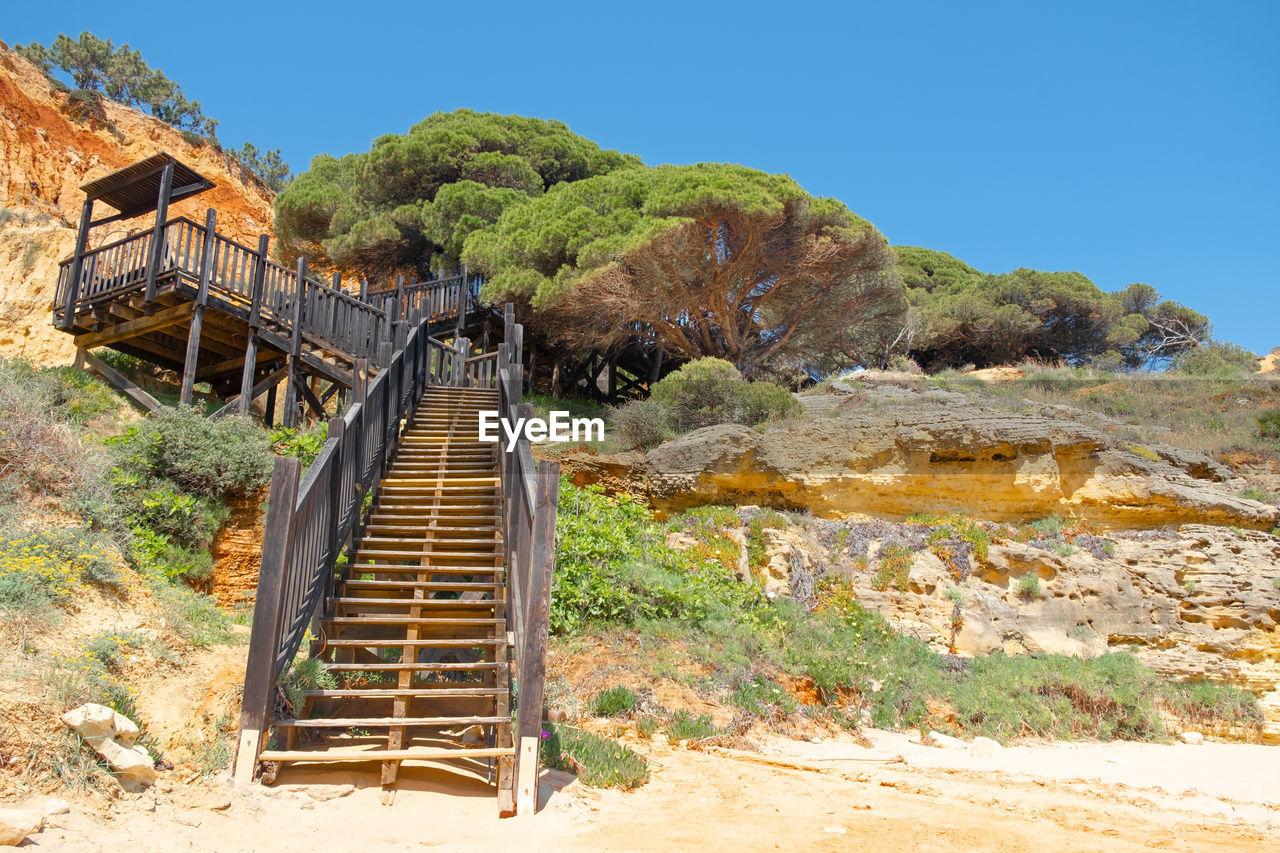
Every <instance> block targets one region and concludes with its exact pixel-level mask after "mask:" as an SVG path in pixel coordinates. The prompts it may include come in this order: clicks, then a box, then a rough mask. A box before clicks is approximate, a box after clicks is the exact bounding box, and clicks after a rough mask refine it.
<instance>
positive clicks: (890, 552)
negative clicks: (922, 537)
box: [872, 542, 915, 591]
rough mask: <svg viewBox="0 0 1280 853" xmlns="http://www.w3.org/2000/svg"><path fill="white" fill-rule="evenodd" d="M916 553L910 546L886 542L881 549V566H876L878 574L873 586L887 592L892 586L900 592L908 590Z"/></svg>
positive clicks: (873, 580)
mask: <svg viewBox="0 0 1280 853" xmlns="http://www.w3.org/2000/svg"><path fill="white" fill-rule="evenodd" d="M914 559H915V553H914V552H913V551H912V550H911V546H910V545H906V544H904V543H902V542H886V543H885V545H884V546H883V547H882V548H881V549H880V564H879V565H878V566H876V574H875V577H874V578H873V579H872V586H873V587H875V588H876V589H878V590H882V591H883V590H886V589H888V588H889V586H890V585H892V586H895V587H897V588H898V589H899V590H906V588H907V580H908V578H909V577H910V574H911V563H912V561H913V560H914Z"/></svg>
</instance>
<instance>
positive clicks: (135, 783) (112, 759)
mask: <svg viewBox="0 0 1280 853" xmlns="http://www.w3.org/2000/svg"><path fill="white" fill-rule="evenodd" d="M93 748H94V749H96V750H97V751H98V754H99V755H101V756H102V757H103V759H104V760H105V761H106V762H107V764H109V765H110V766H111V769H112V770H114V771H116V778H117V779H118V780H119V781H120V784H121V785H122V786H123V787H124V788H125V790H129V791H136V790H139V789H140V788H145V787H146V786H148V785H150V784H152V783H153V782H155V781H156V768H155V763H154V762H153V761H152V760H151V756H150V755H148V754H147V751H146V750H145V749H144V748H143V747H141V746H139V747H135V748H134V749H125V748H124V747H123V746H121V745H120V744H118V743H116V742H115V741H113V740H110V739H106V738H104V739H102V740H101V741H99V742H98V743H95V744H94V746H93Z"/></svg>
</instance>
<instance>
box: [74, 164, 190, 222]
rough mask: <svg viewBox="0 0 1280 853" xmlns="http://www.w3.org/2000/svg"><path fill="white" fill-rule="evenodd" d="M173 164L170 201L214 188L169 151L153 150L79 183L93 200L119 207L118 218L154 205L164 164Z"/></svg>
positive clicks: (143, 211)
mask: <svg viewBox="0 0 1280 853" xmlns="http://www.w3.org/2000/svg"><path fill="white" fill-rule="evenodd" d="M169 163H172V164H173V191H172V193H170V195H169V201H171V202H174V201H178V200H179V199H184V198H187V197H188V196H193V195H196V194H197V193H202V192H204V191H205V190H208V189H213V187H214V183H213V181H211V180H209V179H208V178H206V177H204V176H202V175H200V174H199V173H198V172H196V170H195V169H192V168H191V167H190V166H188V165H187V164H185V163H182V162H180V161H179V160H177V159H175V158H174V157H171V156H169V155H168V154H163V153H161V154H155V155H153V156H151V157H148V158H147V159H145V160H142V161H139V162H137V163H134V164H133V165H132V166H126V167H125V168H123V169H121V170H119V171H117V172H112V173H111V174H110V175H106V176H104V177H101V178H98V179H97V180H94V181H89V183H87V184H82V185H81V186H80V189H82V190H84V192H85V195H87V196H88V197H89V199H90V200H92V201H104V202H106V203H107V204H109V205H111V206H112V207H114V208H115V209H116V210H118V211H120V218H122V219H128V218H131V217H134V216H141V215H142V214H144V213H150V212H151V211H153V210H155V209H156V202H157V201H158V199H159V197H160V181H161V177H162V175H163V174H164V167H165V166H166V165H168V164H169Z"/></svg>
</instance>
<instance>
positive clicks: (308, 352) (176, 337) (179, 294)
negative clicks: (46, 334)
mask: <svg viewBox="0 0 1280 853" xmlns="http://www.w3.org/2000/svg"><path fill="white" fill-rule="evenodd" d="M215 224H216V214H215V213H214V212H213V211H209V214H208V216H207V217H206V221H205V223H204V225H199V224H197V223H195V222H192V221H191V220H189V219H185V218H181V217H179V218H175V219H171V220H169V221H167V222H166V223H164V225H163V228H161V229H159V232H158V233H159V234H160V240H161V246H160V250H159V251H158V252H157V251H155V249H154V238H155V232H145V233H142V234H136V235H133V236H131V237H127V238H125V239H123V240H118V241H116V242H113V243H109V244H107V245H105V246H102V247H100V248H98V249H94V250H92V251H87V252H84V253H83V254H82V255H81V256H80V257H79V259H78V260H79V262H78V263H77V262H76V259H74V258H73V259H68V260H67V261H64V262H63V264H62V268H61V271H60V274H59V278H58V286H57V292H56V296H55V300H54V306H55V307H54V315H53V322H54V325H55V326H57V327H58V328H60V329H62V330H63V331H66V332H67V333H69V334H71V335H73V336H74V337H75V343H76V347H77V349H82V350H86V351H87V350H89V349H92V348H95V347H110V348H111V349H115V350H118V351H120V352H123V353H127V354H129V355H133V356H136V357H138V358H141V359H143V360H145V361H148V362H151V363H153V364H156V365H159V366H161V367H163V368H166V369H169V370H173V371H175V372H177V373H179V374H181V375H182V377H183V386H182V398H183V400H184V401H186V402H190V399H191V396H192V389H193V388H194V385H195V383H197V382H204V383H208V384H209V386H210V388H211V390H212V391H213V393H214V394H216V395H217V396H218V397H220V398H222V399H223V400H226V401H228V404H229V406H228V408H227V411H240V412H247V411H248V409H249V404H250V403H251V401H252V400H253V399H255V398H257V397H258V396H259V395H261V394H263V393H269V394H270V393H271V392H274V390H275V388H276V386H277V385H278V384H280V383H281V382H285V383H287V384H286V386H285V414H284V420H285V424H286V425H287V426H292V425H293V424H294V422H295V421H296V419H297V418H298V417H299V416H300V414H301V408H302V407H303V406H305V407H307V408H309V409H310V410H311V411H312V412H313V413H314V414H315V415H317V416H323V403H324V402H325V401H327V399H328V398H329V397H330V396H332V395H333V394H335V393H344V394H345V393H346V392H348V391H350V390H351V389H352V388H353V387H354V385H355V383H356V381H357V378H356V372H357V370H358V369H359V368H360V366H361V365H362V364H364V365H365V369H366V370H371V371H376V370H377V369H378V368H379V367H380V366H385V364H386V363H387V361H388V360H389V359H390V354H391V352H393V351H394V350H395V349H397V348H399V347H402V346H403V344H404V338H405V335H406V333H407V330H408V329H409V328H411V327H416V326H417V325H418V324H419V323H421V322H422V321H424V320H425V321H426V322H427V323H428V328H429V329H430V331H431V333H432V334H437V335H443V336H448V337H453V338H455V339H456V338H461V337H463V336H466V335H468V334H470V335H472V336H474V337H483V336H484V334H485V332H486V331H487V322H488V312H486V310H485V309H484V308H483V307H482V306H481V305H480V303H479V299H478V296H479V280H478V279H477V278H473V277H468V276H467V274H466V272H465V270H464V271H462V272H460V273H459V274H458V275H455V276H452V277H449V278H444V279H440V280H435V281H428V282H412V283H409V284H405V283H404V282H403V281H397V282H396V283H395V285H394V286H392V287H388V288H385V289H383V290H380V291H374V292H369V290H368V286H367V283H362V284H361V288H360V291H359V292H358V293H355V294H352V293H347V292H345V291H344V290H343V289H342V286H341V281H340V279H339V278H338V277H337V276H335V277H334V278H333V279H332V280H331V281H330V282H329V283H327V284H326V283H324V282H321V281H318V280H316V279H315V278H312V277H309V276H308V274H307V267H306V262H305V261H303V260H301V259H300V260H299V261H298V264H297V266H296V267H295V268H293V269H290V268H288V267H285V266H282V265H281V264H278V263H276V262H275V261H273V260H271V259H270V258H269V257H268V241H267V238H266V237H265V236H264V237H263V238H262V239H261V240H260V241H259V244H258V246H257V247H256V248H251V247H249V246H245V245H243V244H241V243H237V242H235V241H234V240H230V239H228V238H226V237H224V236H222V235H220V234H218V233H217V231H216V227H215ZM73 275H74V282H73ZM73 284H74V288H73V287H72V285H73ZM149 295H150V299H148V296H149ZM477 342H479V341H477ZM273 398H274V395H273V394H272V399H273ZM268 408H269V409H271V408H274V406H268Z"/></svg>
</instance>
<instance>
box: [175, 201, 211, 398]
mask: <svg viewBox="0 0 1280 853" xmlns="http://www.w3.org/2000/svg"><path fill="white" fill-rule="evenodd" d="M217 224H218V214H217V212H216V211H215V210H214V209H213V208H212V207H211V208H209V210H208V211H207V212H206V213H205V215H204V251H203V252H202V253H201V256H200V286H199V288H198V289H197V290H196V307H195V309H194V310H193V311H192V312H191V326H190V328H189V329H188V330H187V360H186V363H185V364H184V365H183V368H182V392H181V394H180V395H179V397H178V401H179V402H180V403H182V405H184V406H188V405H190V404H191V395H192V394H193V393H194V391H195V384H196V363H197V362H198V361H199V359H200V329H201V327H202V326H203V325H204V309H205V305H207V304H208V302H209V281H210V280H211V279H212V278H213V250H214V244H215V240H214V239H213V235H214V229H215V228H216V226H217Z"/></svg>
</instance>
